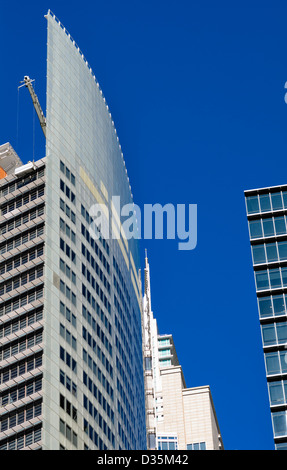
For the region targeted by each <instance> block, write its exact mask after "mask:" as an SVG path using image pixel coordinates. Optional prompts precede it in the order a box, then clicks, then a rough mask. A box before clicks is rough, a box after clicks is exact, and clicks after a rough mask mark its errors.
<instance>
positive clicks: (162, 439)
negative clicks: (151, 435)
mask: <svg viewBox="0 0 287 470" xmlns="http://www.w3.org/2000/svg"><path fill="white" fill-rule="evenodd" d="M157 446H158V450H177V448H178V442H177V436H158V437H157Z"/></svg>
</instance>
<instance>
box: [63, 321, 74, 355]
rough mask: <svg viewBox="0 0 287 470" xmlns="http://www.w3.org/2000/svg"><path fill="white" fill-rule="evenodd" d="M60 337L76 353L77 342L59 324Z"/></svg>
mask: <svg viewBox="0 0 287 470" xmlns="http://www.w3.org/2000/svg"><path fill="white" fill-rule="evenodd" d="M60 336H61V337H62V338H63V339H64V340H65V341H66V342H67V343H68V344H69V345H70V346H71V347H72V348H73V349H74V350H75V351H77V340H76V338H75V336H74V335H72V334H71V332H70V331H69V330H68V329H67V328H66V327H65V326H64V325H63V324H62V323H60Z"/></svg>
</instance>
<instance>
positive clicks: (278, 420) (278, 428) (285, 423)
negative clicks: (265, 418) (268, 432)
mask: <svg viewBox="0 0 287 470" xmlns="http://www.w3.org/2000/svg"><path fill="white" fill-rule="evenodd" d="M272 423H273V430H274V437H281V436H286V435H287V411H279V412H275V413H272Z"/></svg>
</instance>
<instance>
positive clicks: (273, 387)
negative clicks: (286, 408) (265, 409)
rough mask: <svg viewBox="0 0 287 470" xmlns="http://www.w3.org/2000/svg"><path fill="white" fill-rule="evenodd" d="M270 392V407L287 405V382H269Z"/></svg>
mask: <svg viewBox="0 0 287 470" xmlns="http://www.w3.org/2000/svg"><path fill="white" fill-rule="evenodd" d="M268 391H269V398H270V405H271V406H273V405H284V404H286V403H287V380H280V381H278V382H269V383H268Z"/></svg>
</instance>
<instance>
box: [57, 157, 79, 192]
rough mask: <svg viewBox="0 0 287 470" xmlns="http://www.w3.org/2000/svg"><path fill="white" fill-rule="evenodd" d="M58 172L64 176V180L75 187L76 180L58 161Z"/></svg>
mask: <svg viewBox="0 0 287 470" xmlns="http://www.w3.org/2000/svg"><path fill="white" fill-rule="evenodd" d="M60 170H61V172H62V173H63V174H64V175H65V176H66V178H67V179H68V180H69V181H71V183H72V185H73V186H75V185H76V178H75V176H74V174H73V173H72V172H71V170H70V169H69V168H68V167H67V166H66V165H65V164H64V163H63V162H62V161H60Z"/></svg>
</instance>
